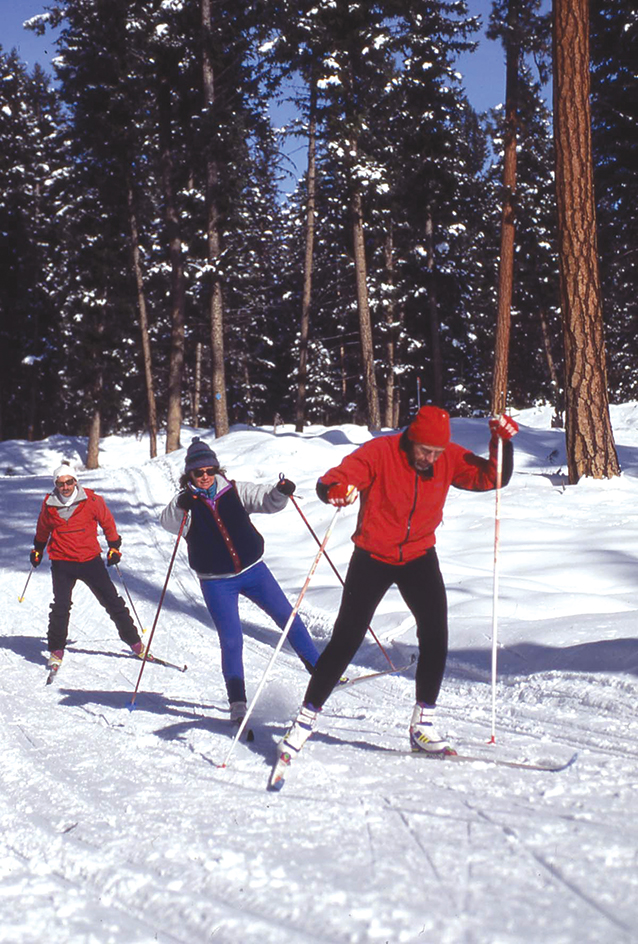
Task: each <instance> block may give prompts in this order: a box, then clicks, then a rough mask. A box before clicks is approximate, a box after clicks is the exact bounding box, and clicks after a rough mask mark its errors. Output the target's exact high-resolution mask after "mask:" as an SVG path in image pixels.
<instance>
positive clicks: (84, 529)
mask: <svg viewBox="0 0 638 944" xmlns="http://www.w3.org/2000/svg"><path fill="white" fill-rule="evenodd" d="M79 487H80V489H81V491H80V501H79V502H78V503H77V505H76V507H75V509H74V511H73V513H72V515H71V516H70V518H69V519H68V520H67V521H65V519H64V518H63V517H62V516H61V515H60V514H59V512H58V507H60V504H61V503H60V502H58V500H57V499H56V497H55V495H54V493H51V494H49V495H47V496H46V497H45V499H44V501H43V502H42V508H41V509H40V515H39V517H38V524H37V526H36V531H35V540H36V541H37V542H39V544H40V545H41V546H42V545H44V544H46V543H47V542H48V545H49V557H50V558H51V560H66V561H89V560H93V558H94V557H99V555H100V554H101V553H102V548H101V547H100V544H99V542H98V539H97V526H98V524H99V525H100V527H101V528H102V530H103V531H104V535H105V537H106V540H107V541H117V539H118V534H117V528H116V526H115V521H114V520H113V515H112V514H111V512H110V511H109V509H108V508H107V505H106V502H105V501H104V499H103V498H102V496H101V495H96V493H95V492H94V491H92V489H90V488H82V486H79ZM56 506H57V507H56Z"/></svg>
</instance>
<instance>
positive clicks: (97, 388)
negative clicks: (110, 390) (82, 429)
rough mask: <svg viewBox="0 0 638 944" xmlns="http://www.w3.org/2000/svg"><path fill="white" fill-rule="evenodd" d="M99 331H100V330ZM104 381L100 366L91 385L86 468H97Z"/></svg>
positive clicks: (98, 463) (98, 465) (98, 464)
mask: <svg viewBox="0 0 638 944" xmlns="http://www.w3.org/2000/svg"><path fill="white" fill-rule="evenodd" d="M100 333H101V331H100ZM103 383H104V378H103V374H102V368H101V367H100V368H99V370H98V374H97V377H96V378H95V383H94V385H93V398H94V404H95V406H94V409H93V415H92V417H91V423H90V425H89V439H88V444H87V450H86V467H87V469H99V467H100V461H99V453H100V435H101V430H102V411H101V404H100V400H101V396H102V386H103Z"/></svg>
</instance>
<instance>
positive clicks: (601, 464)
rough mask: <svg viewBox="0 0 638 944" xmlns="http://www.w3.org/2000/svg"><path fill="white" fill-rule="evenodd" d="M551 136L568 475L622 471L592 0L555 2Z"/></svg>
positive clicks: (573, 477)
mask: <svg viewBox="0 0 638 944" xmlns="http://www.w3.org/2000/svg"><path fill="white" fill-rule="evenodd" d="M554 139H555V148H556V199H557V208H558V245H559V260H560V294H561V306H562V313H563V329H564V337H565V413H566V415H565V420H566V423H565V427H566V439H567V465H568V470H569V481H570V482H571V483H572V484H575V483H576V482H578V480H579V479H580V478H581V476H583V475H586V476H591V477H592V478H609V477H611V476H612V475H618V474H619V472H620V468H619V464H618V457H617V455H616V448H615V445H614V437H613V432H612V428H611V420H610V417H609V394H608V391H607V370H606V364H605V341H604V331H603V312H602V295H601V289H600V275H599V269H598V246H597V238H596V207H595V202H594V181H593V164H592V150H591V114H590V105H589V0H554Z"/></svg>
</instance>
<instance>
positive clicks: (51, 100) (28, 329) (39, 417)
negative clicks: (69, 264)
mask: <svg viewBox="0 0 638 944" xmlns="http://www.w3.org/2000/svg"><path fill="white" fill-rule="evenodd" d="M63 128H64V126H63V122H62V119H61V116H60V109H59V105H58V103H57V101H56V98H55V93H54V90H53V89H52V88H51V86H50V83H49V81H48V78H47V77H46V75H45V74H44V73H43V72H42V70H41V69H40V68H39V67H36V68H35V70H34V71H33V73H32V74H31V75H29V74H28V73H27V70H26V67H25V66H24V64H23V63H22V62H21V60H20V58H19V57H18V55H17V53H16V52H15V51H14V52H12V53H10V54H8V55H6V54H4V53H2V52H1V50H0V403H1V404H2V407H1V409H0V437H1V438H24V439H34V438H39V437H41V436H46V435H48V434H49V433H52V432H55V431H58V429H59V425H58V424H59V420H60V415H59V408H60V399H59V396H60V391H59V384H58V378H57V372H56V363H55V350H56V343H57V338H56V304H55V297H54V289H53V286H54V276H55V272H56V269H57V266H56V262H58V261H59V258H58V246H59V241H60V234H61V229H62V226H63V223H62V221H61V216H60V205H59V203H58V202H57V201H56V195H55V194H56V188H57V186H58V184H59V181H60V179H61V177H63V176H64V168H65V164H64V153H65V148H64V138H63Z"/></svg>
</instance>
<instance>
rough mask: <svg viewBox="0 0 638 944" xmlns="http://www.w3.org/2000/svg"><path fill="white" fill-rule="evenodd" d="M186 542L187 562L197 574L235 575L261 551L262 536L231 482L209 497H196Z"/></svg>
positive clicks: (259, 554)
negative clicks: (209, 498)
mask: <svg viewBox="0 0 638 944" xmlns="http://www.w3.org/2000/svg"><path fill="white" fill-rule="evenodd" d="M186 543H187V545H188V562H189V564H190V565H191V567H192V568H193V570H194V571H196V572H197V573H198V574H214V575H215V576H221V575H222V574H237V573H239V571H240V570H244V569H245V568H246V567H250V565H251V564H254V563H256V562H257V561H258V560H259V559H260V558H261V556H262V554H263V553H264V539H263V537H262V536H261V534H260V533H259V531H258V530H257V528H255V526H254V525H253V523H252V521H251V520H250V517H249V515H248V512H247V511H246V509H245V508H244V506H243V505H242V503H241V500H240V498H239V495H238V494H237V491H236V489H235V486H234V484H230V485H226V486H225V487H224V488H222V489H220V491H219V492H217V494H216V495H215V497H214V498H213V499H212V500H206V499H203V498H200V497H199V496H196V500H195V503H194V505H193V510H192V513H191V525H190V528H189V529H188V534H187V535H186Z"/></svg>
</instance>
